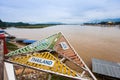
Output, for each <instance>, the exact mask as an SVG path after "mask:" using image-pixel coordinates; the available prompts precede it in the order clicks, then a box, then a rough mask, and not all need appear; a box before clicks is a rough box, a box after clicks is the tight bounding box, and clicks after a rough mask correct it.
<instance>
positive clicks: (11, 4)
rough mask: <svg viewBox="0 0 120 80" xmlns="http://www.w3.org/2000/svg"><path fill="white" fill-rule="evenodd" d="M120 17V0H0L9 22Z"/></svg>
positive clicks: (3, 15)
mask: <svg viewBox="0 0 120 80" xmlns="http://www.w3.org/2000/svg"><path fill="white" fill-rule="evenodd" d="M106 18H120V0H0V19H1V20H2V21H7V22H29V23H47V22H61V23H83V22H87V21H90V20H97V19H106Z"/></svg>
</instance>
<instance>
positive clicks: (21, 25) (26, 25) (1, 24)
mask: <svg viewBox="0 0 120 80" xmlns="http://www.w3.org/2000/svg"><path fill="white" fill-rule="evenodd" d="M61 24H62V23H43V24H30V23H23V22H3V21H2V20H0V28H7V27H18V28H44V27H48V26H53V25H61Z"/></svg>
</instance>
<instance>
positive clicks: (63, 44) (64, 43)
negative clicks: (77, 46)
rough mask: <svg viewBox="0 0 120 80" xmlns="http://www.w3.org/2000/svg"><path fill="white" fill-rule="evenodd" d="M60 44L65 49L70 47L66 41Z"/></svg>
mask: <svg viewBox="0 0 120 80" xmlns="http://www.w3.org/2000/svg"><path fill="white" fill-rule="evenodd" d="M60 45H61V47H62V48H63V49H64V50H66V49H69V47H68V45H67V43H66V42H61V43H60Z"/></svg>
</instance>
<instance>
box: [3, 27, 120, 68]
mask: <svg viewBox="0 0 120 80" xmlns="http://www.w3.org/2000/svg"><path fill="white" fill-rule="evenodd" d="M5 31H7V32H8V33H10V34H11V35H14V36H16V37H18V38H26V39H33V40H41V39H43V38H46V37H48V36H50V35H52V34H55V33H58V32H62V33H63V34H64V35H65V36H66V38H67V39H68V41H69V42H70V43H71V45H72V46H73V47H74V49H75V50H76V51H77V52H78V54H79V55H80V56H81V58H82V59H83V60H84V61H85V63H86V64H87V65H88V66H89V67H90V68H91V59H92V58H98V59H103V60H107V61H112V62H119V63H120V28H119V27H117V26H116V27H101V26H81V25H57V26H51V27H47V28H41V29H21V28H8V29H6V30H5Z"/></svg>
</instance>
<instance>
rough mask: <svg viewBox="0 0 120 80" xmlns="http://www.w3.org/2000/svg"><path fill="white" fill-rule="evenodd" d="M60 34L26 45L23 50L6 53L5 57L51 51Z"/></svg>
mask: <svg viewBox="0 0 120 80" xmlns="http://www.w3.org/2000/svg"><path fill="white" fill-rule="evenodd" d="M59 35H60V33H58V34H54V35H52V36H50V37H48V38H45V39H43V40H41V41H37V42H34V43H33V44H30V45H27V46H25V47H23V48H20V49H18V50H15V51H12V52H10V53H8V54H7V55H6V56H14V55H18V54H26V53H29V52H35V51H39V50H45V49H52V48H53V46H54V44H55V42H56V41H57V38H58V37H59Z"/></svg>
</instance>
